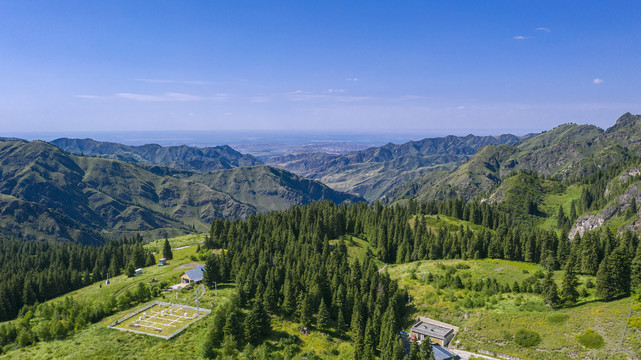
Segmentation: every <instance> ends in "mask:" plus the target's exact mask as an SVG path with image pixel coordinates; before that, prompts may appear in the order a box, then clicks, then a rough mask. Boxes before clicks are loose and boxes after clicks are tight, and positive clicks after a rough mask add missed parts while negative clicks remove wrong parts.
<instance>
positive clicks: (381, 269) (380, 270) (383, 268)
mask: <svg viewBox="0 0 641 360" xmlns="http://www.w3.org/2000/svg"><path fill="white" fill-rule="evenodd" d="M386 267H387V264H385V265H383V267H382V268H380V269H378V272H383V270H385V268H386Z"/></svg>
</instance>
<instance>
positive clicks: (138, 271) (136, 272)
mask: <svg viewBox="0 0 641 360" xmlns="http://www.w3.org/2000/svg"><path fill="white" fill-rule="evenodd" d="M134 275H135V276H138V275H142V268H140V269H136V270H135V271H134Z"/></svg>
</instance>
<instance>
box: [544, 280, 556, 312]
mask: <svg viewBox="0 0 641 360" xmlns="http://www.w3.org/2000/svg"><path fill="white" fill-rule="evenodd" d="M543 295H544V297H545V303H546V304H548V305H550V306H552V307H554V306H556V304H557V303H558V302H559V295H558V288H557V285H556V283H555V282H554V279H553V278H552V272H551V271H548V272H547V274H546V275H545V279H544V280H543Z"/></svg>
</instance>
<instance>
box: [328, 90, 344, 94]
mask: <svg viewBox="0 0 641 360" xmlns="http://www.w3.org/2000/svg"><path fill="white" fill-rule="evenodd" d="M326 92H328V93H330V94H332V93H334V94H340V93H344V92H345V89H327V91H326Z"/></svg>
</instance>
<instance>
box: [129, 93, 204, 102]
mask: <svg viewBox="0 0 641 360" xmlns="http://www.w3.org/2000/svg"><path fill="white" fill-rule="evenodd" d="M116 97H119V98H121V99H128V100H135V101H142V102H165V101H181V102H185V101H199V100H203V98H202V97H200V96H195V95H189V94H182V93H173V92H169V93H165V94H163V95H147V94H133V93H117V94H116Z"/></svg>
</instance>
